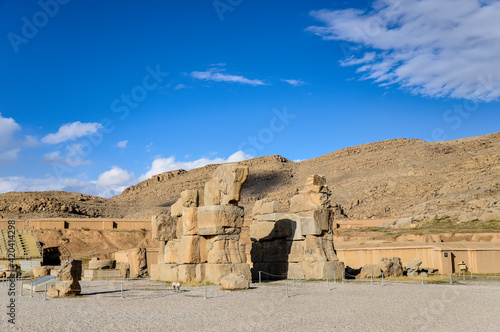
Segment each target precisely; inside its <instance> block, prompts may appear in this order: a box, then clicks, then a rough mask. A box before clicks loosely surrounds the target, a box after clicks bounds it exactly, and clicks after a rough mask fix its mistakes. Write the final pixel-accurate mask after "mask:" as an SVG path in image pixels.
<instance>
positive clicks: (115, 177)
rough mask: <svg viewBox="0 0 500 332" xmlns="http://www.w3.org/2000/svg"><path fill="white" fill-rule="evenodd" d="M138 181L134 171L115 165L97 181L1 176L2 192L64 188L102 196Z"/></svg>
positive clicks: (0, 189) (64, 189)
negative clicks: (130, 171)
mask: <svg viewBox="0 0 500 332" xmlns="http://www.w3.org/2000/svg"><path fill="white" fill-rule="evenodd" d="M135 182H136V179H135V177H134V174H133V173H129V172H127V171H125V170H123V169H121V168H119V167H116V166H113V167H112V168H111V170H109V171H106V172H103V173H102V174H101V175H99V179H98V180H97V181H92V180H91V181H88V180H82V179H79V178H54V177H52V176H48V177H47V178H45V179H31V178H26V177H23V176H12V177H3V178H0V193H5V192H9V191H46V190H62V191H68V192H77V193H83V194H88V195H95V196H100V197H112V196H115V195H119V194H121V192H122V191H123V190H124V189H125V188H126V187H127V186H130V185H132V184H134V183H135Z"/></svg>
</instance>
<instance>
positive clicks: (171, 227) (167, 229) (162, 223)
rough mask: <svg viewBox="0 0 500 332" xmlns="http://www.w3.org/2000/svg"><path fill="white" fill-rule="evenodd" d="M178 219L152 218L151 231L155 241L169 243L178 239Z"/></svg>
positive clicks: (169, 217) (170, 217) (160, 216)
mask: <svg viewBox="0 0 500 332" xmlns="http://www.w3.org/2000/svg"><path fill="white" fill-rule="evenodd" d="M176 227H177V220H176V218H174V217H172V216H170V215H163V214H162V215H158V216H153V217H152V218H151V229H152V236H153V239H154V240H157V241H168V240H171V239H174V238H175V237H176Z"/></svg>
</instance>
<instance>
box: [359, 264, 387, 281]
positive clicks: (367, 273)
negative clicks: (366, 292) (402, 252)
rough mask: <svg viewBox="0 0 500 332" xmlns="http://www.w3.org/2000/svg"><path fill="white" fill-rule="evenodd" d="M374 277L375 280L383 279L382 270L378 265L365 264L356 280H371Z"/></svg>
mask: <svg viewBox="0 0 500 332" xmlns="http://www.w3.org/2000/svg"><path fill="white" fill-rule="evenodd" d="M372 275H373V277H374V278H380V277H382V269H381V268H380V266H378V265H376V264H365V265H363V267H362V268H361V272H359V274H358V275H357V276H356V279H366V278H371V277H372Z"/></svg>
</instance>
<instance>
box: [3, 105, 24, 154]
mask: <svg viewBox="0 0 500 332" xmlns="http://www.w3.org/2000/svg"><path fill="white" fill-rule="evenodd" d="M20 130H21V126H20V125H19V124H18V123H17V122H16V121H15V120H14V119H12V118H4V117H2V113H0V147H4V146H7V145H9V143H10V142H11V141H12V139H13V137H12V136H13V134H14V133H15V132H16V131H20Z"/></svg>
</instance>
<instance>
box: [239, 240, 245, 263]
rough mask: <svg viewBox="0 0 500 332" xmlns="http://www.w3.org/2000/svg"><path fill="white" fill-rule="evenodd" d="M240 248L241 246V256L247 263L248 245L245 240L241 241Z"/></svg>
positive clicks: (243, 261)
mask: <svg viewBox="0 0 500 332" xmlns="http://www.w3.org/2000/svg"><path fill="white" fill-rule="evenodd" d="M239 248H240V257H241V262H242V263H246V262H247V251H246V248H247V245H246V244H245V243H243V242H240V243H239Z"/></svg>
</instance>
